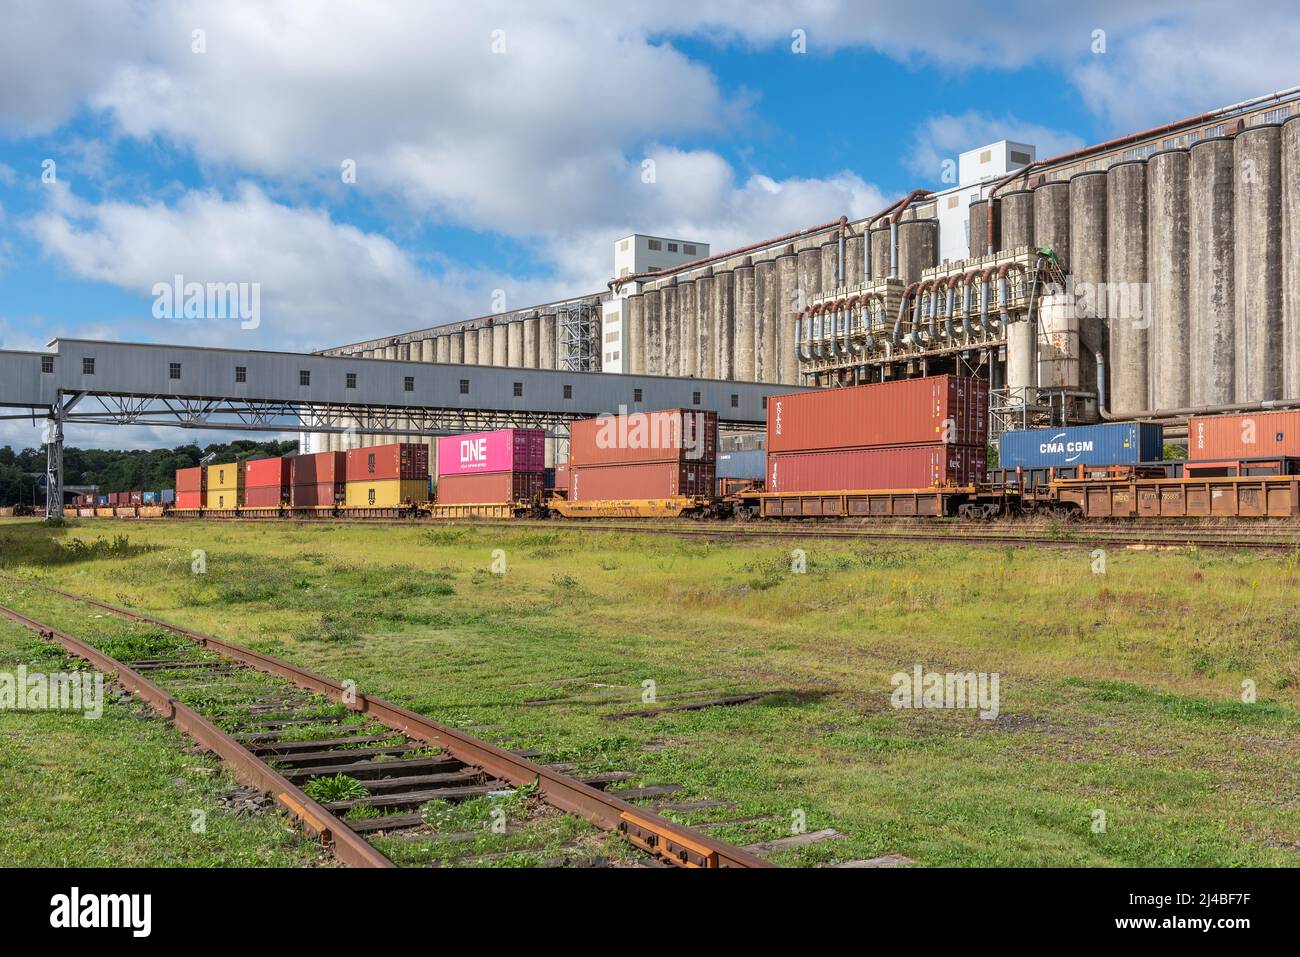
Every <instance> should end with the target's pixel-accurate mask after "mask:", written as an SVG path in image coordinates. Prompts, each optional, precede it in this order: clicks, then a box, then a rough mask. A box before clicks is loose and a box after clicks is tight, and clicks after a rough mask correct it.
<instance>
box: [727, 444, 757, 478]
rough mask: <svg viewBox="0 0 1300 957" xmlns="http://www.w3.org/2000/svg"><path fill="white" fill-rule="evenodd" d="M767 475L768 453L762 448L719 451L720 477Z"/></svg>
mask: <svg viewBox="0 0 1300 957" xmlns="http://www.w3.org/2000/svg"><path fill="white" fill-rule="evenodd" d="M766 475H767V453H766V452H764V451H763V450H762V449H757V450H755V451H749V452H719V453H718V478H720V479H762V478H763V477H764V476H766Z"/></svg>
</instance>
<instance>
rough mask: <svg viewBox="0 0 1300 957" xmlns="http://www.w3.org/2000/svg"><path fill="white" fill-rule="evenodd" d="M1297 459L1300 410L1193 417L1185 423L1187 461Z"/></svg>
mask: <svg viewBox="0 0 1300 957" xmlns="http://www.w3.org/2000/svg"><path fill="white" fill-rule="evenodd" d="M1284 455H1285V456H1300V409H1285V410H1281V411H1278V412H1243V413H1239V414H1235V415H1197V416H1193V417H1192V418H1190V419H1188V420H1187V457H1188V458H1189V459H1262V458H1269V457H1272V456H1284Z"/></svg>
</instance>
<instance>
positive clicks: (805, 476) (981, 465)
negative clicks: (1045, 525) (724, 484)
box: [767, 443, 987, 492]
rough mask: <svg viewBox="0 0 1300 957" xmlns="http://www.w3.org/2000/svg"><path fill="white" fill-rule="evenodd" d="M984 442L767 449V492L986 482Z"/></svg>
mask: <svg viewBox="0 0 1300 957" xmlns="http://www.w3.org/2000/svg"><path fill="white" fill-rule="evenodd" d="M986 460H987V447H986V446H983V445H942V444H937V443H931V444H929V445H914V446H900V447H897V448H888V449H837V450H831V451H826V452H777V453H772V452H769V453H768V456H767V491H769V492H836V491H862V490H867V489H918V488H932V487H934V486H940V485H971V484H973V483H975V482H982V481H984V477H985V473H986V471H987V468H986Z"/></svg>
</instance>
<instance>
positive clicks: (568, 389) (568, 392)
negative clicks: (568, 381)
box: [564, 385, 573, 399]
mask: <svg viewBox="0 0 1300 957" xmlns="http://www.w3.org/2000/svg"><path fill="white" fill-rule="evenodd" d="M564 397H565V398H566V399H572V398H573V386H571V385H566V386H565V387H564Z"/></svg>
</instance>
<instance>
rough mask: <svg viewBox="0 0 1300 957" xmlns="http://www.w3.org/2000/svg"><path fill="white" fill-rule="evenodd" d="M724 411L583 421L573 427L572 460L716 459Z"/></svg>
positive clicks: (604, 462) (637, 414) (574, 462)
mask: <svg viewBox="0 0 1300 957" xmlns="http://www.w3.org/2000/svg"><path fill="white" fill-rule="evenodd" d="M717 454H718V414H717V413H716V412H714V411H712V410H710V409H662V410H659V411H657V412H633V413H629V414H628V415H610V416H600V417H598V418H595V419H579V420H578V421H576V422H574V423H572V425H571V426H570V427H569V464H570V465H572V466H574V467H575V468H577V467H579V466H586V465H614V464H620V463H621V464H627V463H632V462H671V461H686V462H713V461H715V460H716V458H717Z"/></svg>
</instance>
